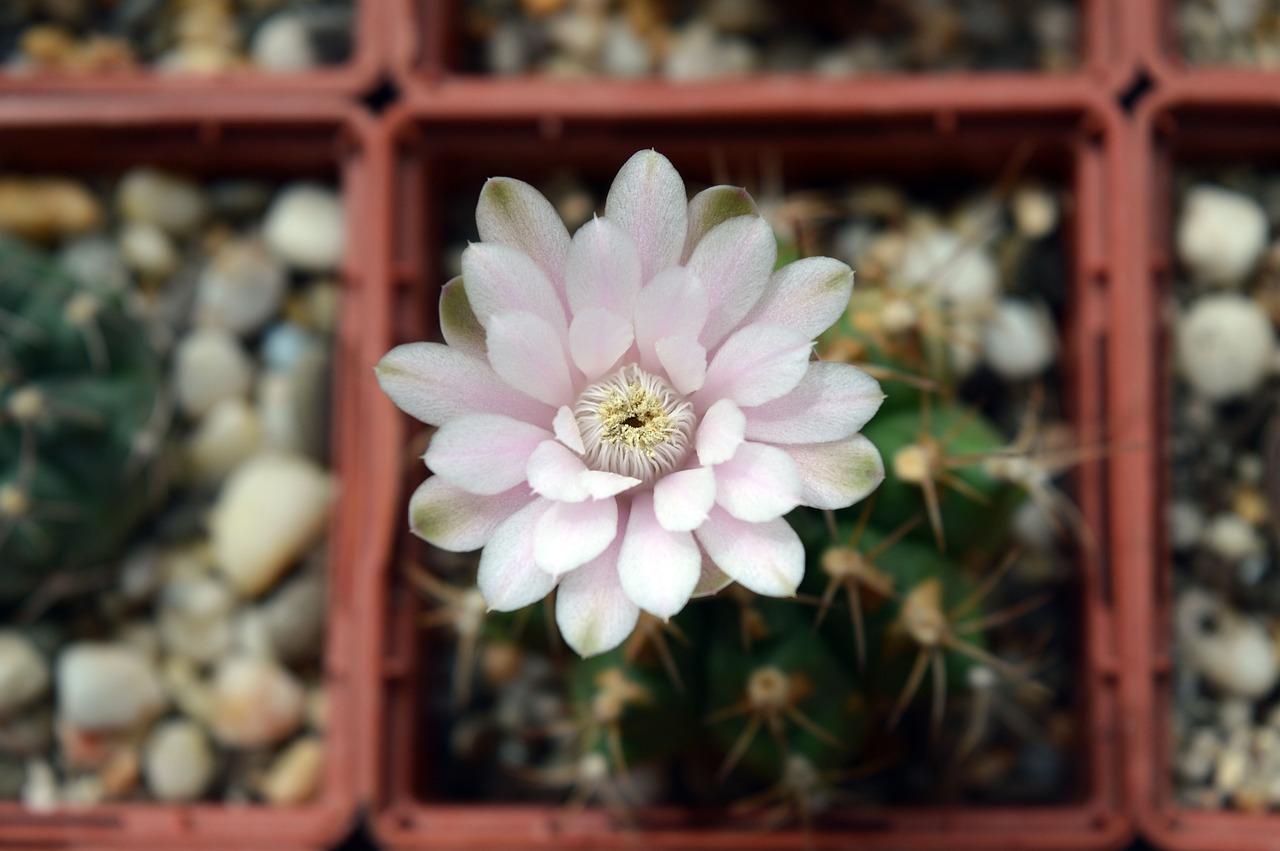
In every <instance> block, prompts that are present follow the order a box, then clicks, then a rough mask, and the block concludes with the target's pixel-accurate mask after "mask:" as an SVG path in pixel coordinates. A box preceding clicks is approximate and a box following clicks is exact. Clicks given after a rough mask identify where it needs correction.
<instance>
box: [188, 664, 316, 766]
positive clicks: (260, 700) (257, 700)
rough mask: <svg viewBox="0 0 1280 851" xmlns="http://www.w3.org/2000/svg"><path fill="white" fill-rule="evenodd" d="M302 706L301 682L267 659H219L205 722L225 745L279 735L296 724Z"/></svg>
mask: <svg viewBox="0 0 1280 851" xmlns="http://www.w3.org/2000/svg"><path fill="white" fill-rule="evenodd" d="M305 708H306V694H305V692H304V691H303V688H302V686H301V685H300V684H299V683H298V681H297V680H296V679H295V678H294V676H293V675H292V674H291V673H289V671H288V670H286V669H285V668H282V667H281V666H280V665H278V664H276V663H275V662H272V661H270V660H268V659H248V658H231V659H224V660H223V661H222V663H221V664H220V665H219V666H218V670H217V673H216V674H215V675H214V681H213V705H212V713H213V714H212V717H211V718H210V723H211V725H212V728H213V734H214V736H215V737H217V739H218V740H219V741H221V742H222V743H223V744H225V745H228V746H230V747H236V748H259V747H266V746H268V745H274V744H276V743H278V742H280V741H283V740H284V739H286V738H288V737H289V736H290V735H292V734H293V733H294V732H295V731H296V730H297V729H298V728H299V727H300V726H301V724H302V719H303V713H304V711H305Z"/></svg>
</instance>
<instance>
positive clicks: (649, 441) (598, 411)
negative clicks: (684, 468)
mask: <svg viewBox="0 0 1280 851" xmlns="http://www.w3.org/2000/svg"><path fill="white" fill-rule="evenodd" d="M573 413H574V416H575V417H576V418H577V420H578V428H579V430H580V431H581V432H582V443H583V445H584V446H585V447H586V450H587V451H586V457H585V459H584V460H585V461H586V464H587V466H588V467H590V468H591V469H593V470H605V471H608V472H610V473H617V474H619V475H622V476H631V477H632V478H635V479H639V480H640V481H642V482H644V483H645V484H651V483H653V482H654V481H656V480H658V479H660V478H661V477H662V476H665V475H666V474H667V473H670V472H672V471H673V470H675V469H676V468H677V467H679V465H680V464H682V463H683V462H684V459H685V456H686V455H688V451H689V441H690V439H691V437H692V434H693V426H694V414H693V406H692V405H690V404H689V403H688V402H687V401H685V399H684V397H682V396H681V395H680V394H679V393H677V392H676V391H675V390H673V389H672V387H671V385H670V384H668V383H667V382H666V381H664V380H663V379H661V378H659V377H658V376H656V375H652V374H650V373H648V372H645V371H644V370H643V369H641V368H640V367H638V366H635V365H629V366H624V367H623V368H622V369H620V370H618V371H617V372H615V373H614V374H613V375H611V376H609V377H608V378H606V379H604V380H603V381H598V382H596V383H595V384H592V385H591V386H590V387H588V388H587V389H586V390H584V391H582V395H581V396H579V397H578V402H577V404H576V405H575V406H574V409H573Z"/></svg>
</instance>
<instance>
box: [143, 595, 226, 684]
mask: <svg viewBox="0 0 1280 851" xmlns="http://www.w3.org/2000/svg"><path fill="white" fill-rule="evenodd" d="M157 607H158V613H157V621H158V623H159V629H160V641H161V643H162V645H163V646H164V649H165V650H166V651H167V652H169V653H173V654H176V655H178V656H184V657H186V658H188V659H190V660H191V661H193V662H197V663H203V664H208V663H210V662H214V661H216V660H217V659H218V658H219V657H221V656H222V655H223V654H224V653H225V652H226V651H227V649H228V648H229V647H230V646H231V617H232V614H233V610H234V608H235V595H234V594H232V592H231V589H229V588H228V587H227V586H226V585H225V584H223V583H222V582H221V581H220V580H218V579H216V578H214V577H211V576H201V577H194V578H188V577H177V578H174V579H171V580H170V581H169V582H167V583H165V586H164V587H163V588H162V589H161V590H160V597H159V600H158V601H157Z"/></svg>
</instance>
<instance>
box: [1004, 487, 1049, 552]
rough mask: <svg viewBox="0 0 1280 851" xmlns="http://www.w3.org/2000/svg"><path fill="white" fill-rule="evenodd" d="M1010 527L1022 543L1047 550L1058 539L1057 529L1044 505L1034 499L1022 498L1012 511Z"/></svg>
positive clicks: (1034, 548) (1036, 548)
mask: <svg viewBox="0 0 1280 851" xmlns="http://www.w3.org/2000/svg"><path fill="white" fill-rule="evenodd" d="M1010 529H1011V530H1012V532H1013V534H1014V536H1015V537H1016V538H1017V539H1018V541H1020V542H1021V543H1022V544H1024V545H1026V546H1028V547H1030V548H1032V549H1033V550H1039V551H1041V552H1049V551H1051V550H1052V549H1053V548H1054V545H1055V543H1056V542H1057V540H1058V530H1057V529H1056V528H1055V527H1054V525H1053V518H1052V517H1050V516H1049V513H1048V512H1047V511H1045V509H1044V506H1042V505H1041V504H1040V503H1038V502H1036V501H1035V500H1034V499H1026V500H1023V501H1022V502H1021V503H1020V504H1019V505H1018V507H1017V509H1016V510H1015V511H1014V512H1013V518H1012V520H1011V521H1010Z"/></svg>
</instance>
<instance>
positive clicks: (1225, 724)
mask: <svg viewBox="0 0 1280 851" xmlns="http://www.w3.org/2000/svg"><path fill="white" fill-rule="evenodd" d="M1252 722H1253V704H1252V703H1250V702H1249V701H1247V700H1245V699H1244V698H1240V697H1230V698H1227V699H1226V700H1224V701H1222V703H1221V704H1219V705H1218V725H1219V726H1220V727H1222V729H1224V730H1228V731H1231V732H1235V731H1236V730H1240V729H1245V728H1248V727H1249V726H1250V724H1252Z"/></svg>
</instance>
